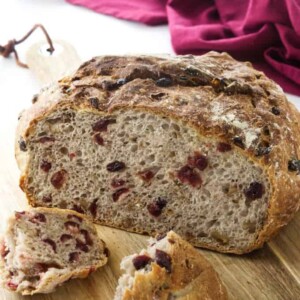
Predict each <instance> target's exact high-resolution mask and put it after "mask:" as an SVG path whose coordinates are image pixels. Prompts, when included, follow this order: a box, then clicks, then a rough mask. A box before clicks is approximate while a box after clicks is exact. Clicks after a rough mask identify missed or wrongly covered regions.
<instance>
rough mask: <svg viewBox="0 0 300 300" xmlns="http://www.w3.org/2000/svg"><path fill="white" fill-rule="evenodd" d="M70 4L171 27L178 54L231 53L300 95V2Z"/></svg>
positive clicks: (81, 0) (89, 0)
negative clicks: (166, 24) (212, 51)
mask: <svg viewBox="0 0 300 300" xmlns="http://www.w3.org/2000/svg"><path fill="white" fill-rule="evenodd" d="M67 1H68V2H70V3H73V4H75V5H81V6H85V7H88V8H90V9H92V10H94V11H97V12H99V13H104V14H108V15H112V16H115V17H118V18H122V19H128V20H133V21H137V22H142V23H145V24H148V25H158V24H164V23H168V24H169V27H170V32H171V38H172V44H173V47H174V50H175V52H176V53H178V54H202V53H205V52H207V51H209V50H216V51H227V52H229V53H230V54H231V55H232V56H233V57H235V58H237V59H240V60H249V61H251V62H252V63H253V64H254V65H255V67H256V68H258V69H260V70H262V71H264V72H265V73H266V74H267V76H269V77H270V78H272V79H273V80H275V81H276V82H278V83H279V84H280V85H281V86H282V87H283V89H284V90H285V91H286V92H289V93H293V94H296V95H298V96H300V0H215V1H213V0H67ZM297 19H298V21H297Z"/></svg>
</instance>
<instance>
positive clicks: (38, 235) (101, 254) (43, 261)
mask: <svg viewBox="0 0 300 300" xmlns="http://www.w3.org/2000/svg"><path fill="white" fill-rule="evenodd" d="M107 253H108V251H107V249H106V247H105V243H104V242H103V241H102V240H101V239H100V238H99V237H98V236H97V231H96V228H95V226H94V225H93V224H92V223H91V222H90V221H89V220H88V219H87V218H86V217H84V216H83V215H81V214H79V213H76V212H74V211H70V210H62V209H49V208H36V209H30V210H28V211H22V212H15V214H14V215H13V216H12V217H10V219H9V221H8V226H7V230H6V233H5V235H4V236H3V238H2V239H1V240H0V283H1V284H2V286H3V287H5V288H7V289H9V290H11V291H15V292H19V293H21V294H22V295H33V294H36V293H49V292H52V291H54V289H55V288H56V287H57V286H58V285H60V284H62V283H63V282H65V281H67V280H68V279H70V278H76V277H80V278H84V277H87V276H88V275H89V274H90V273H91V272H93V271H95V270H97V269H98V268H99V267H101V266H103V265H105V264H106V262H107Z"/></svg>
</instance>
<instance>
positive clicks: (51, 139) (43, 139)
mask: <svg viewBox="0 0 300 300" xmlns="http://www.w3.org/2000/svg"><path fill="white" fill-rule="evenodd" d="M54 141H55V138H54V137H50V136H43V137H41V138H40V139H38V140H37V142H38V143H42V144H45V143H49V142H54Z"/></svg>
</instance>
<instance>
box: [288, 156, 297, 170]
mask: <svg viewBox="0 0 300 300" xmlns="http://www.w3.org/2000/svg"><path fill="white" fill-rule="evenodd" d="M288 169H289V171H292V172H298V173H300V160H299V159H291V160H289V161H288Z"/></svg>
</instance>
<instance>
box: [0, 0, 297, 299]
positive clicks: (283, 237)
mask: <svg viewBox="0 0 300 300" xmlns="http://www.w3.org/2000/svg"><path fill="white" fill-rule="evenodd" d="M35 23H42V24H44V25H45V27H46V28H47V29H48V31H49V33H50V35H51V36H52V37H53V38H54V39H63V40H66V41H68V42H69V43H71V44H72V45H73V46H74V47H75V48H76V49H77V52H78V54H79V55H80V57H81V58H82V59H83V60H85V59H89V58H91V57H92V56H96V55H103V54H129V53H147V54H150V53H155V54H157V53H173V51H172V47H171V43H170V37H169V32H168V28H167V26H157V27H148V26H144V25H141V24H136V23H132V22H127V21H123V20H117V19H114V18H112V17H109V16H104V15H99V14H96V13H93V12H91V11H89V10H87V9H84V8H79V7H75V6H71V5H69V4H67V3H65V2H64V1H63V0H43V1H37V0H26V1H25V0H10V1H1V2H0V44H1V45H3V44H5V43H6V42H7V40H9V39H12V38H16V39H18V38H20V37H22V36H23V35H24V34H25V33H26V32H27V30H29V29H30V28H31V27H32V25H33V24H35ZM42 38H43V36H42V34H41V33H40V32H39V33H38V32H37V33H35V34H34V36H33V37H32V38H30V39H29V40H28V42H27V43H26V44H25V45H21V46H20V47H19V48H18V49H19V53H20V56H21V59H23V60H24V59H25V58H24V57H25V53H26V50H27V48H28V47H29V46H30V45H31V44H32V43H34V42H36V41H40V40H41V39H42ZM39 89H40V86H39V83H38V82H37V80H36V79H35V78H34V76H33V74H32V72H31V71H30V70H26V69H20V68H18V67H17V66H16V65H15V64H14V61H13V59H7V60H5V59H3V58H0V95H1V105H2V109H1V110H0V230H3V228H4V226H5V219H6V217H7V216H8V215H9V214H10V213H12V212H13V211H14V210H16V209H22V208H24V207H26V200H25V197H24V195H23V193H22V192H21V191H20V189H19V188H18V176H19V172H18V169H17V166H16V163H15V160H14V150H13V147H14V134H15V128H16V124H17V116H18V114H19V112H20V111H21V110H22V109H24V108H26V107H28V106H29V105H30V104H31V99H32V95H33V94H35V93H37V92H38V91H39ZM288 98H289V99H290V100H291V101H292V102H293V103H295V104H296V106H297V107H298V109H300V98H299V97H296V96H292V95H288ZM299 229H300V214H299V213H298V214H297V215H296V217H295V218H294V220H293V221H292V222H291V223H290V224H289V225H288V226H287V227H285V228H284V229H283V230H282V231H281V233H280V234H279V235H278V236H277V237H276V238H275V239H273V240H272V241H271V242H270V243H268V244H267V245H266V246H265V247H264V248H263V249H261V250H258V251H255V252H254V253H252V254H249V255H246V256H241V257H237V256H233V255H223V254H218V253H214V252H210V251H204V250H200V251H201V253H202V254H203V255H204V256H205V257H206V258H207V259H208V260H210V261H211V263H212V264H213V265H214V267H215V268H216V270H217V271H218V272H219V274H220V276H221V278H222V280H223V281H224V283H225V285H226V286H227V288H228V291H229V296H230V299H300V257H299V253H300V252H299V251H300V230H299ZM98 232H99V235H100V236H101V237H102V238H103V239H104V240H106V242H107V244H108V246H109V247H110V248H111V252H112V255H111V257H110V262H109V264H108V265H107V266H106V267H104V268H103V269H102V270H99V271H98V272H96V273H95V274H93V275H91V276H90V277H89V278H87V279H84V280H73V281H71V282H69V283H67V284H65V285H64V286H62V287H60V288H59V289H58V290H57V291H56V292H55V293H54V294H51V295H46V296H44V295H41V296H40V295H37V296H34V297H33V299H48V300H50V299H58V300H60V299H64V300H69V299H70V300H71V299H72V300H74V299H76V300H83V299H91V300H93V299H101V300H109V299H112V297H113V293H114V289H115V287H116V284H117V279H118V277H119V276H120V274H121V272H120V270H119V263H120V260H121V258H122V256H124V255H128V254H131V253H133V252H137V251H139V249H141V248H142V247H144V246H145V244H146V240H147V238H146V237H144V236H139V235H135V234H129V233H126V232H122V231H119V230H116V229H111V228H106V227H101V226H98ZM121 245H122V247H121ZM23 298H27V297H21V296H18V295H16V294H14V293H10V292H6V291H4V290H2V289H0V300H4V299H5V300H6V299H9V300H13V299H14V300H15V299H23Z"/></svg>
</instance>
